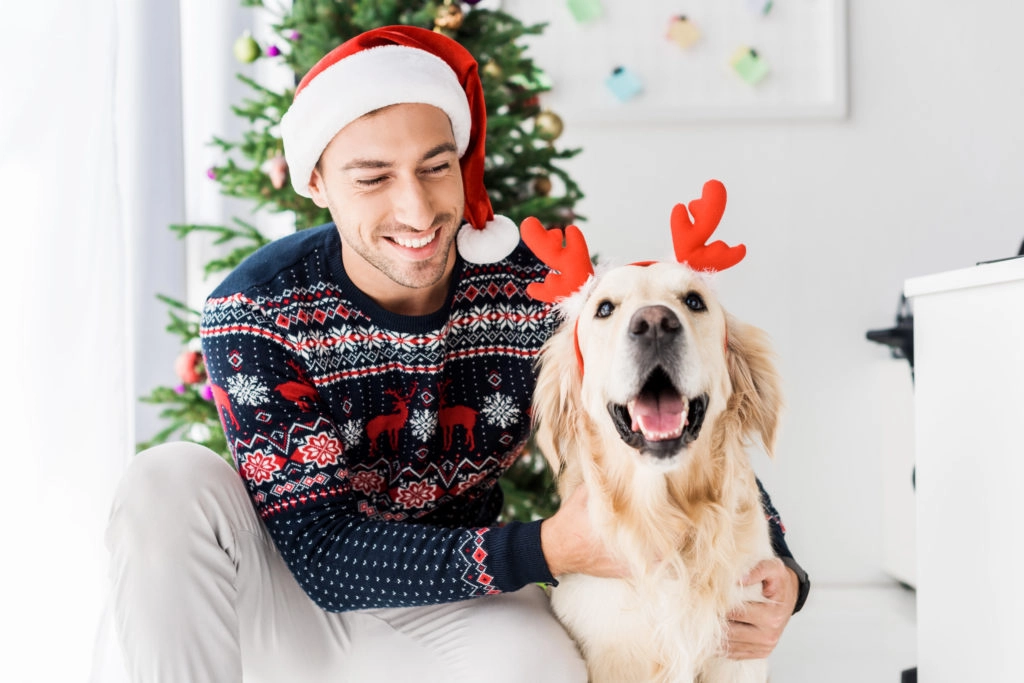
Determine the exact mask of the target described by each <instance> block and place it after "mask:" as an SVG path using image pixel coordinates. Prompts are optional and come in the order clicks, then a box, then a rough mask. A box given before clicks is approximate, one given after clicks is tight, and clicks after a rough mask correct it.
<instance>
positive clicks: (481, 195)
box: [281, 26, 519, 263]
mask: <svg viewBox="0 0 1024 683" xmlns="http://www.w3.org/2000/svg"><path fill="white" fill-rule="evenodd" d="M411 103H418V104H430V105H433V106H435V107H437V108H438V109H441V110H442V111H444V112H445V113H446V114H447V115H448V118H449V119H450V120H451V123H452V132H453V133H454V134H455V145H456V147H457V148H458V153H459V166H460V167H461V168H462V184H463V186H464V188H465V194H466V210H465V220H466V223H465V224H464V225H463V226H462V228H461V229H460V230H459V234H458V238H457V243H458V250H459V253H460V254H462V256H463V258H465V259H466V260H467V261H472V262H474V263H493V262H495V261H500V260H501V259H503V258H505V257H506V256H508V254H510V253H511V252H512V250H513V249H515V247H516V245H517V244H518V243H519V230H518V228H517V227H516V225H515V223H513V222H512V221H511V220H510V219H508V218H506V217H505V216H495V215H494V210H493V209H492V208H491V200H490V197H488V196H487V190H486V189H485V188H484V138H485V137H486V133H487V110H486V108H485V104H484V91H483V85H482V84H481V83H480V75H479V73H478V71H477V63H476V60H475V59H473V55H471V54H470V53H469V52H468V51H467V50H466V49H465V48H464V47H462V46H461V45H459V44H458V43H457V42H455V41H454V40H452V39H451V38H447V37H445V36H443V35H441V34H440V33H435V32H434V31H428V30H427V29H423V28H416V27H414V26H385V27H383V28H378V29H373V30H372V31H367V32H366V33H363V34H360V35H358V36H356V37H355V38H352V39H351V40H348V41H346V42H345V43H342V44H341V45H339V46H338V47H336V48H335V49H333V50H331V51H330V52H329V53H327V55H326V56H324V58H323V59H321V60H320V61H319V62H317V64H316V65H315V66H314V67H313V68H312V69H310V71H309V73H307V74H306V76H305V77H304V78H303V79H302V81H301V82H300V83H299V85H298V87H297V88H296V89H295V99H294V101H293V102H292V105H291V107H289V109H288V111H287V112H286V113H285V115H284V117H283V118H282V119H281V134H282V137H283V139H284V154H285V159H286V160H287V162H288V168H289V171H290V175H291V179H292V187H294V188H295V191H296V192H298V193H299V194H300V195H302V196H303V197H309V196H310V194H309V188H308V183H309V178H310V175H311V174H312V172H313V169H314V168H315V166H316V164H317V161H318V160H319V159H320V155H321V154H322V153H323V151H324V148H326V147H327V144H328V143H329V142H330V141H331V140H332V139H333V138H334V136H335V135H336V134H337V133H338V131H340V130H341V129H342V128H344V127H345V126H346V125H348V124H349V123H351V122H352V121H355V120H356V119H358V118H359V117H361V116H363V115H364V114H367V113H369V112H371V111H374V110H376V109H380V108H381V107H386V106H388V105H392V104H411Z"/></svg>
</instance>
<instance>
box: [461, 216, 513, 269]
mask: <svg viewBox="0 0 1024 683" xmlns="http://www.w3.org/2000/svg"><path fill="white" fill-rule="evenodd" d="M456 244H457V245H458V249H459V254H461V255H462V258H464V259H466V260H467V261H470V262H471V263H497V262H498V261H500V260H502V259H503V258H505V257H506V256H508V255H509V254H511V253H512V252H513V251H514V250H515V248H516V246H517V245H518V244H519V228H517V227H516V224H515V223H513V222H512V220H511V219H510V218H507V217H505V216H497V215H496V216H495V217H494V218H493V219H491V220H489V221H487V223H486V224H485V225H484V227H483V228H481V229H477V228H474V227H473V226H472V225H470V224H469V223H465V224H463V226H462V228H460V229H459V234H458V237H456Z"/></svg>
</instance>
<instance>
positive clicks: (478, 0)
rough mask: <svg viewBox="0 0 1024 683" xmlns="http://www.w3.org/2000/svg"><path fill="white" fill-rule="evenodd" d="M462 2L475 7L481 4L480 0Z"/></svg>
mask: <svg viewBox="0 0 1024 683" xmlns="http://www.w3.org/2000/svg"><path fill="white" fill-rule="evenodd" d="M462 2H464V3H466V4H467V5H475V4H477V3H478V2H480V0H462Z"/></svg>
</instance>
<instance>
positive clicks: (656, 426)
mask: <svg viewBox="0 0 1024 683" xmlns="http://www.w3.org/2000/svg"><path fill="white" fill-rule="evenodd" d="M627 407H628V409H629V414H630V415H632V417H633V427H632V429H633V431H634V432H637V431H638V432H641V433H642V434H643V435H644V438H645V439H647V440H648V441H665V440H667V439H675V438H678V437H679V435H680V434H682V433H683V427H685V426H686V405H685V404H684V402H683V399H682V398H681V397H680V396H678V395H675V394H659V395H657V396H651V395H648V394H642V395H640V396H638V397H637V398H636V399H634V400H633V401H632V402H631V403H630V404H629V406H627Z"/></svg>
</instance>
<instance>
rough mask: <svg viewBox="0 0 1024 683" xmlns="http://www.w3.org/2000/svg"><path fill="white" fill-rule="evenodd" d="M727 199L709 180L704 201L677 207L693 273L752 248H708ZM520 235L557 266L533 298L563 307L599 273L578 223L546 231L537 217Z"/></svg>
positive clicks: (679, 240)
mask: <svg viewBox="0 0 1024 683" xmlns="http://www.w3.org/2000/svg"><path fill="white" fill-rule="evenodd" d="M725 199H726V194H725V185H723V184H722V183H721V181H718V180H709V181H707V182H706V183H704V189H703V190H702V192H701V196H700V199H694V200H693V201H691V202H690V204H689V207H687V206H686V205H685V204H676V205H675V207H673V208H672V217H671V228H672V247H673V250H674V251H675V256H676V261H678V262H679V263H685V264H686V265H688V266H689V267H690V268H692V269H693V270H706V271H719V270H725V269H726V268H731V267H732V266H735V265H736V264H737V263H739V262H740V261H742V260H743V257H744V256H746V254H747V248H746V247H745V246H744V245H742V244H737V245H736V246H733V247H730V246H729V245H727V244H726V243H725V242H722V241H721V240H718V241H715V242H712V243H710V244H707V240H708V238H709V237H711V234H712V233H713V232H714V231H715V228H717V227H718V223H719V221H721V220H722V214H723V213H725ZM687 208H689V211H687ZM691 214H692V215H693V220H692V221H691V220H690V215H691ZM520 234H521V235H522V237H523V242H524V243H525V244H526V246H528V247H529V248H530V250H531V251H532V252H533V253H534V254H536V255H537V257H538V258H539V259H540V260H541V261H543V262H544V263H545V265H547V266H548V267H550V268H551V272H550V273H549V274H548V276H547V278H545V279H544V282H534V283H532V284H530V285H528V286H527V287H526V293H527V294H528V295H529V296H530V297H532V298H534V299H537V300H538V301H544V302H546V303H557V302H559V301H562V300H564V299H567V298H569V297H570V296H572V295H573V294H574V293H576V292H577V291H578V290H579V289H580V288H581V287H582V286H583V285H584V284H585V283H586V282H587V280H589V279H590V278H591V277H592V276H593V275H594V266H593V264H592V263H591V261H590V251H589V249H588V248H587V242H586V240H585V239H584V238H583V233H582V232H580V229H579V228H577V227H576V226H575V225H569V226H566V228H565V230H564V234H563V231H562V230H559V229H551V230H545V228H544V226H543V225H542V224H541V222H540V221H539V220H537V219H536V218H533V217H532V216H531V217H530V218H527V219H526V220H524V221H523V223H522V226H521V227H520ZM651 263H654V261H642V262H638V263H634V264H632V265H639V266H647V265H650V264H651ZM577 322H578V321H577ZM574 336H575V331H574ZM575 343H576V359H577V361H578V362H579V365H580V372H581V373H582V371H583V354H582V353H581V352H580V344H579V338H578V337H576V338H575Z"/></svg>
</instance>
